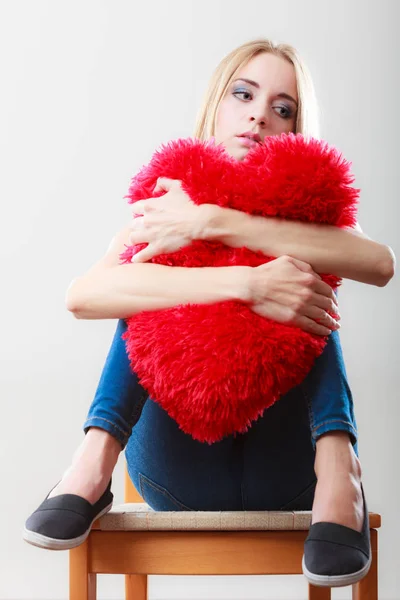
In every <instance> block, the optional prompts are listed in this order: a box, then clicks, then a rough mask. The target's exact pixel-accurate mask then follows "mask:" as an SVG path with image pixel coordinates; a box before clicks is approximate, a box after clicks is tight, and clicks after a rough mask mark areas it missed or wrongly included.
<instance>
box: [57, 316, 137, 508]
mask: <svg viewBox="0 0 400 600" xmlns="http://www.w3.org/2000/svg"><path fill="white" fill-rule="evenodd" d="M126 328H127V326H126V323H125V321H124V320H122V319H121V320H119V322H118V326H117V329H116V332H115V335H114V339H113V343H112V345H111V348H110V351H109V353H108V356H107V360H106V363H105V366H104V368H103V372H102V375H101V378H100V382H99V385H98V387H97V390H96V394H95V397H94V400H93V402H92V405H91V406H90V409H89V412H88V415H87V419H86V421H85V423H84V427H83V428H84V431H85V433H86V435H85V438H84V440H83V442H82V444H81V446H80V447H79V448H78V450H77V452H76V453H75V455H74V458H73V461H72V465H71V467H70V468H69V469H68V470H67V471H66V473H65V474H64V476H63V478H62V481H61V482H60V483H59V484H58V485H57V486H56V488H54V490H53V491H52V493H51V494H50V497H53V496H58V495H60V494H66V493H72V494H77V495H79V496H81V497H83V498H85V499H86V500H88V501H89V502H91V503H94V502H96V501H97V500H98V499H99V498H100V496H101V495H102V493H103V492H104V490H105V489H106V487H107V484H108V482H109V481H110V477H111V475H112V472H113V470H114V467H115V464H116V462H117V460H118V456H119V453H120V452H121V450H122V449H123V448H124V447H125V445H126V443H127V441H128V439H129V436H130V434H131V431H132V427H133V426H134V425H135V423H137V421H138V420H139V418H140V415H141V412H142V409H143V406H144V404H145V402H146V399H147V393H146V391H145V390H144V388H143V387H142V386H141V385H140V384H139V382H138V379H137V377H136V375H135V374H134V373H132V371H131V368H130V364H129V359H128V355H127V352H126V350H125V341H124V340H122V334H123V333H124V332H125V331H126Z"/></svg>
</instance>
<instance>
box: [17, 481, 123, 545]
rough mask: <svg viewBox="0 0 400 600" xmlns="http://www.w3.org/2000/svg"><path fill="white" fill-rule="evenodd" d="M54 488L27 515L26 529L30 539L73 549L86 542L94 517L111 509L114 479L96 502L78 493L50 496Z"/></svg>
mask: <svg viewBox="0 0 400 600" xmlns="http://www.w3.org/2000/svg"><path fill="white" fill-rule="evenodd" d="M57 485H58V484H57ZM53 489H54V488H52V490H53ZM52 490H51V491H52ZM51 491H50V492H49V493H48V494H47V497H46V499H45V500H44V501H43V502H42V504H41V505H40V506H39V507H38V508H37V509H36V510H35V512H33V513H32V514H31V516H30V517H29V518H28V519H27V521H26V523H25V528H24V532H23V538H24V540H25V541H26V542H28V543H29V544H33V545H34V546H39V547H40V548H47V549H48V550H69V549H70V548H75V547H76V546H79V545H80V544H82V542H84V541H85V539H86V538H87V536H88V535H89V532H90V529H91V527H92V525H93V523H94V521H95V520H96V519H98V518H99V517H101V516H102V515H104V514H105V513H106V512H108V511H109V510H110V508H111V507H112V503H113V498H114V496H113V494H112V492H111V479H110V482H109V484H108V486H107V489H106V490H105V492H104V494H103V495H102V496H101V497H100V498H99V500H98V501H97V502H95V503H94V504H91V503H90V502H88V500H85V498H82V497H81V496H78V495H76V494H60V495H59V496H54V497H53V498H49V495H50V494H51Z"/></svg>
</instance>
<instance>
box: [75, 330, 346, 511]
mask: <svg viewBox="0 0 400 600" xmlns="http://www.w3.org/2000/svg"><path fill="white" fill-rule="evenodd" d="M126 328H127V326H126V323H125V321H124V320H119V322H118V326H117V329H116V332H115V335H114V340H113V343H112V346H111V348H110V351H109V354H108V356H107V360H106V363H105V366H104V368H103V372H102V375H101V378H100V382H99V385H98V388H97V391H96V394H95V398H94V400H93V403H92V405H91V407H90V409H89V413H88V416H87V419H86V421H85V423H84V431H85V432H87V431H88V429H89V428H90V427H100V428H101V429H105V430H106V431H108V432H109V433H110V434H111V435H113V436H114V437H115V438H116V439H117V440H118V441H119V442H120V443H121V446H122V447H123V448H125V455H126V460H127V466H128V472H129V475H130V477H131V479H132V481H133V483H134V485H135V488H136V489H137V490H138V491H139V493H140V494H141V496H142V497H143V499H144V500H145V502H147V503H148V504H149V505H150V506H151V507H152V508H153V509H154V510H311V507H312V502H313V498H314V490H315V485H316V476H315V472H314V460H315V449H316V448H315V445H316V441H317V439H318V438H319V437H320V436H321V435H322V434H323V433H326V432H328V431H336V430H341V431H346V432H347V433H348V434H349V437H350V439H351V442H352V444H353V446H354V450H355V453H356V455H358V449H357V425H356V421H355V416H354V410H353V399H352V394H351V391H350V388H349V385H348V383H347V376H346V370H345V366H344V361H343V355H342V350H341V345H340V339H339V333H338V331H333V332H332V333H331V334H330V336H329V338H328V342H327V344H326V346H325V348H324V351H323V353H322V354H321V355H320V356H319V357H318V358H317V359H316V362H315V364H314V366H313V368H312V370H311V371H310V373H309V374H308V375H307V377H306V378H305V379H304V380H303V381H302V382H301V384H300V385H298V386H296V387H295V388H293V389H292V390H290V391H289V392H288V393H287V394H285V395H284V396H282V397H281V398H280V399H279V400H278V401H277V402H276V403H275V404H273V405H272V406H271V407H270V408H268V409H267V410H266V411H265V412H264V414H263V416H262V417H260V418H259V419H258V420H257V421H255V422H254V423H253V425H252V426H251V428H250V429H249V430H248V431H247V432H246V433H244V434H233V435H230V436H227V437H226V438H224V439H223V440H221V441H220V442H216V443H214V444H211V445H209V444H207V443H201V442H198V441H197V440H194V439H193V438H192V437H191V436H190V435H188V434H186V433H184V432H183V431H182V430H180V429H179V426H178V424H177V423H176V421H175V420H174V419H172V418H171V417H169V415H168V414H167V413H166V411H165V410H164V409H162V408H161V407H160V406H159V404H157V403H156V402H155V401H153V400H152V399H151V398H150V397H149V396H148V394H147V393H146V391H145V390H144V389H143V388H142V386H141V385H140V384H139V382H138V379H137V377H136V375H135V374H134V373H132V372H131V369H130V364H129V359H128V355H127V352H126V349H125V341H124V340H122V339H121V336H122V334H123V333H124V332H125V331H126Z"/></svg>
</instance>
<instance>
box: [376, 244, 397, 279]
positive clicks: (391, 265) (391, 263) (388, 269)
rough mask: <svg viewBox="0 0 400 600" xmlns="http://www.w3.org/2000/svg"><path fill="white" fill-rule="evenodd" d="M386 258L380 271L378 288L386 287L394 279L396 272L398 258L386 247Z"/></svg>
mask: <svg viewBox="0 0 400 600" xmlns="http://www.w3.org/2000/svg"><path fill="white" fill-rule="evenodd" d="M384 248H385V257H384V258H383V260H382V263H381V268H380V270H379V281H378V283H377V285H378V287H385V285H387V284H388V283H389V281H390V280H391V279H392V277H393V276H394V274H395V271H396V256H395V254H394V252H393V250H392V249H391V248H390V247H389V246H384Z"/></svg>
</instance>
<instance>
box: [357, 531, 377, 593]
mask: <svg viewBox="0 0 400 600" xmlns="http://www.w3.org/2000/svg"><path fill="white" fill-rule="evenodd" d="M370 535H371V550H372V563H371V567H370V570H369V571H368V573H367V574H366V576H365V577H364V578H363V579H361V581H359V582H358V583H355V584H354V585H353V594H352V600H378V531H377V530H376V529H371V530H370Z"/></svg>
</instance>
